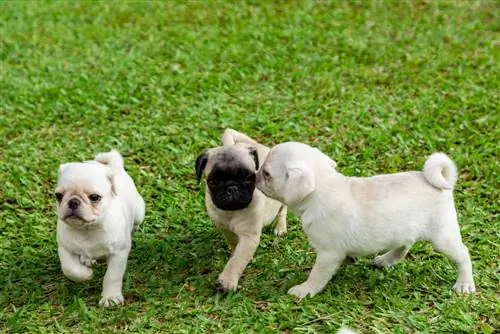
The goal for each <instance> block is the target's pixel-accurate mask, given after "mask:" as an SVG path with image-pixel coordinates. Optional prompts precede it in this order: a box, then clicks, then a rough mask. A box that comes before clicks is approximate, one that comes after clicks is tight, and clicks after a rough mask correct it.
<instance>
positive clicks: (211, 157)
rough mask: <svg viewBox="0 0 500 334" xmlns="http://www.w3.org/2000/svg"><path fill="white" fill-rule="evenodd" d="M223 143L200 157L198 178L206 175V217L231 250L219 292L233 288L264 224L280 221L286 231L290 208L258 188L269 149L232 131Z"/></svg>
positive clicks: (281, 230) (277, 229)
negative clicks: (259, 172) (261, 164)
mask: <svg viewBox="0 0 500 334" xmlns="http://www.w3.org/2000/svg"><path fill="white" fill-rule="evenodd" d="M222 144H223V146H221V147H216V148H211V149H209V150H207V151H206V152H205V153H203V154H201V155H200V156H199V157H198V158H197V159H196V166H195V167H196V177H197V180H198V182H200V180H201V178H202V176H203V175H205V177H206V179H207V182H206V186H205V204H206V208H207V212H208V215H209V216H210V218H211V219H212V220H213V221H214V222H215V225H216V226H217V227H218V228H220V229H221V230H222V232H223V233H224V235H225V237H226V239H227V241H228V243H229V246H230V247H231V249H232V251H233V254H232V256H231V258H230V259H229V261H228V262H227V264H226V266H225V268H224V270H223V271H222V272H221V273H220V275H219V278H218V280H217V282H216V289H217V290H218V291H223V292H225V291H235V290H236V289H237V287H238V281H239V279H240V276H241V275H242V273H243V271H244V270H245V268H246V266H247V264H248V263H249V262H250V261H251V260H252V258H253V255H254V253H255V250H256V249H257V246H258V245H259V242H260V234H261V232H262V228H263V227H264V226H267V225H269V224H271V223H272V222H273V221H274V220H275V219H276V220H277V223H276V227H275V229H274V232H275V234H276V235H282V234H284V233H286V213H287V209H286V207H285V206H283V204H281V203H280V202H277V201H275V200H272V199H270V198H267V197H266V196H265V195H264V194H262V193H261V192H260V191H259V190H257V189H255V173H256V171H257V169H258V168H259V161H264V159H265V158H266V156H267V153H268V152H269V148H267V147H265V146H264V145H261V144H259V143H257V142H256V141H255V140H253V139H251V138H249V137H247V136H246V135H244V134H242V133H240V132H237V131H235V130H232V129H227V130H225V131H224V133H223V135H222Z"/></svg>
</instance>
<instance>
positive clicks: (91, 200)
mask: <svg viewBox="0 0 500 334" xmlns="http://www.w3.org/2000/svg"><path fill="white" fill-rule="evenodd" d="M55 196H56V200H57V214H58V217H59V219H61V220H62V221H64V222H65V223H66V224H69V225H72V226H75V227H91V226H93V225H96V224H98V223H99V222H100V218H101V217H103V216H104V214H105V213H106V210H107V207H108V204H109V202H110V200H111V198H112V196H113V193H112V186H111V182H110V179H109V177H108V176H107V174H106V168H105V167H104V166H103V165H102V164H100V163H98V162H85V163H67V164H64V165H61V166H60V168H59V178H58V182H57V187H56V190H55Z"/></svg>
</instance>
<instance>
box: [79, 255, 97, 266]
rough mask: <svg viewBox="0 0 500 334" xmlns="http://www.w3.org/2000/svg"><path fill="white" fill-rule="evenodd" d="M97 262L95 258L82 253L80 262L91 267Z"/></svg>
mask: <svg viewBox="0 0 500 334" xmlns="http://www.w3.org/2000/svg"><path fill="white" fill-rule="evenodd" d="M95 262H96V261H95V260H94V259H91V258H90V257H88V256H85V255H80V263H81V264H83V265H84V266H86V267H89V268H90V267H92V265H93V264H95Z"/></svg>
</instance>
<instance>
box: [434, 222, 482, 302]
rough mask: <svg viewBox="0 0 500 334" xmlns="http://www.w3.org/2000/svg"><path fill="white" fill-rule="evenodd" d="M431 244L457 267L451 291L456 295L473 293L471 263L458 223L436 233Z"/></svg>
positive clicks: (474, 288)
mask: <svg viewBox="0 0 500 334" xmlns="http://www.w3.org/2000/svg"><path fill="white" fill-rule="evenodd" d="M431 242H432V245H433V246H434V248H435V249H436V250H438V251H439V252H441V253H443V254H445V255H446V256H447V257H448V258H450V259H451V260H452V261H453V262H455V263H456V264H457V266H458V278H457V282H456V283H455V285H454V286H453V289H454V290H455V291H456V292H457V293H471V292H475V291H476V287H475V286H474V278H473V277H472V262H471V260H470V256H469V251H468V249H467V247H466V246H465V245H464V244H463V243H462V238H461V236H460V231H459V229H458V223H456V222H455V223H454V225H450V228H448V229H446V230H444V231H439V232H438V233H436V235H435V236H433V237H432V240H431Z"/></svg>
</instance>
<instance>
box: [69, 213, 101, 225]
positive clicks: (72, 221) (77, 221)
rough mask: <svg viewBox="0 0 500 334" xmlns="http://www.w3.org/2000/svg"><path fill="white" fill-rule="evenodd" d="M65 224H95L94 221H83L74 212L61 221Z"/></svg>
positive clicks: (83, 219)
mask: <svg viewBox="0 0 500 334" xmlns="http://www.w3.org/2000/svg"><path fill="white" fill-rule="evenodd" d="M62 220H63V221H64V222H65V223H66V224H68V225H72V226H90V225H93V224H94V223H95V219H91V220H88V219H85V218H83V217H81V216H79V215H78V214H76V213H74V212H70V213H68V214H67V215H66V216H64V218H63V219H62Z"/></svg>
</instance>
